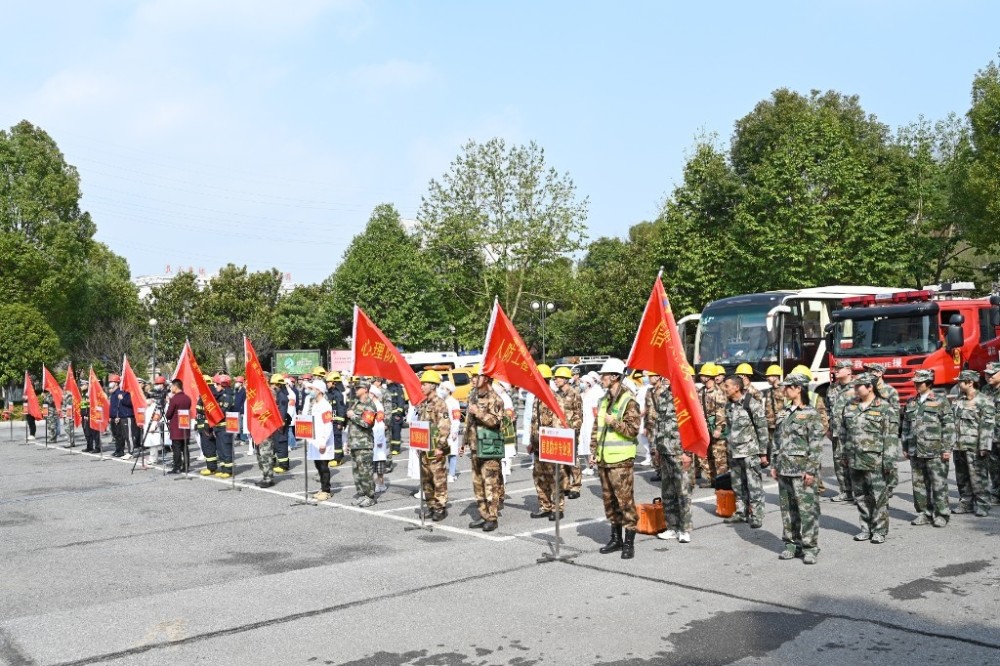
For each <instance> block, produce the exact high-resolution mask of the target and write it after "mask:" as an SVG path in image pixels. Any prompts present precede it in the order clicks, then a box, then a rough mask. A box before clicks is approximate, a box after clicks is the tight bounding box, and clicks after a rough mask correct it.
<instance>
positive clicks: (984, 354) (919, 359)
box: [826, 283, 1000, 404]
mask: <svg viewBox="0 0 1000 666" xmlns="http://www.w3.org/2000/svg"><path fill="white" fill-rule="evenodd" d="M970 288H972V285H971V283H962V284H956V285H950V284H943V285H935V286H934V287H925V288H924V289H923V290H920V291H899V292H896V293H890V294H877V295H873V296H852V297H849V298H845V299H843V300H842V301H841V305H842V307H841V308H840V309H839V310H834V311H833V313H832V315H831V318H830V319H831V323H830V325H829V326H827V327H826V338H827V349H828V350H830V356H831V363H830V365H831V366H832V365H833V362H835V361H838V360H842V359H848V360H850V361H853V362H854V369H855V372H860V371H861V368H862V366H863V365H864V364H865V363H882V364H883V365H885V366H886V371H885V376H884V378H885V381H887V382H888V383H889V384H891V385H892V386H893V387H895V389H896V390H897V391H899V399H900V402H901V403H904V404H905V403H906V401H907V400H909V399H910V398H911V397H913V396H914V395H915V394H916V389H915V388H914V386H913V374H914V373H915V372H916V371H917V370H933V371H934V384H935V386H940V387H943V388H951V387H952V386H953V385H954V384H955V382H956V381H957V380H958V373H959V372H960V371H961V370H964V369H972V370H978V371H982V370H983V369H984V368H985V367H986V364H987V363H989V362H990V361H996V360H997V349H998V347H1000V337H998V335H1000V296H997V295H993V296H990V297H988V298H962V297H960V296H957V294H958V293H959V292H960V291H964V290H968V289H970Z"/></svg>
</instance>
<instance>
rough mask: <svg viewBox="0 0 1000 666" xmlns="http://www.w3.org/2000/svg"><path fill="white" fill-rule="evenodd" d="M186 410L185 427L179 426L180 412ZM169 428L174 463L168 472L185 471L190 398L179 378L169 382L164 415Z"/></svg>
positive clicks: (186, 466) (177, 472)
mask: <svg viewBox="0 0 1000 666" xmlns="http://www.w3.org/2000/svg"><path fill="white" fill-rule="evenodd" d="M182 411H187V413H188V421H187V428H181V415H180V412H182ZM164 418H165V419H166V420H167V424H168V425H167V427H168V429H169V430H170V448H171V449H172V450H173V452H174V464H173V467H172V468H171V469H170V472H168V473H169V474H179V473H181V472H186V471H187V470H188V467H189V460H188V455H189V454H188V433H190V432H191V418H192V414H191V398H190V397H188V395H187V394H186V393H184V384H183V383H182V382H181V380H179V379H175V380H174V381H172V382H170V401H169V402H168V403H167V413H166V414H165V415H164Z"/></svg>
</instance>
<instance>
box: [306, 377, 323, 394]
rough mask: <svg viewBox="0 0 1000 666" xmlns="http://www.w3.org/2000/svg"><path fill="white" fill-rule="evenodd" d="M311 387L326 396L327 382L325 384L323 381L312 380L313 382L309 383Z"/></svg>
mask: <svg viewBox="0 0 1000 666" xmlns="http://www.w3.org/2000/svg"><path fill="white" fill-rule="evenodd" d="M309 386H311V387H313V388H314V389H316V390H317V391H319V392H320V393H322V394H323V395H326V382H324V381H323V380H322V379H314V380H312V381H311V382H309Z"/></svg>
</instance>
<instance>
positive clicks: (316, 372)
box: [312, 365, 326, 377]
mask: <svg viewBox="0 0 1000 666" xmlns="http://www.w3.org/2000/svg"><path fill="white" fill-rule="evenodd" d="M312 374H313V377H325V376H326V370H324V369H323V366H321V365H317V366H316V367H315V368H313V369H312Z"/></svg>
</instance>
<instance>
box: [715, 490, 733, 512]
mask: <svg viewBox="0 0 1000 666" xmlns="http://www.w3.org/2000/svg"><path fill="white" fill-rule="evenodd" d="M734 513H736V493H734V492H733V491H732V490H716V491H715V515H717V516H721V517H722V518H728V517H729V516H731V515H733V514H734Z"/></svg>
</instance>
